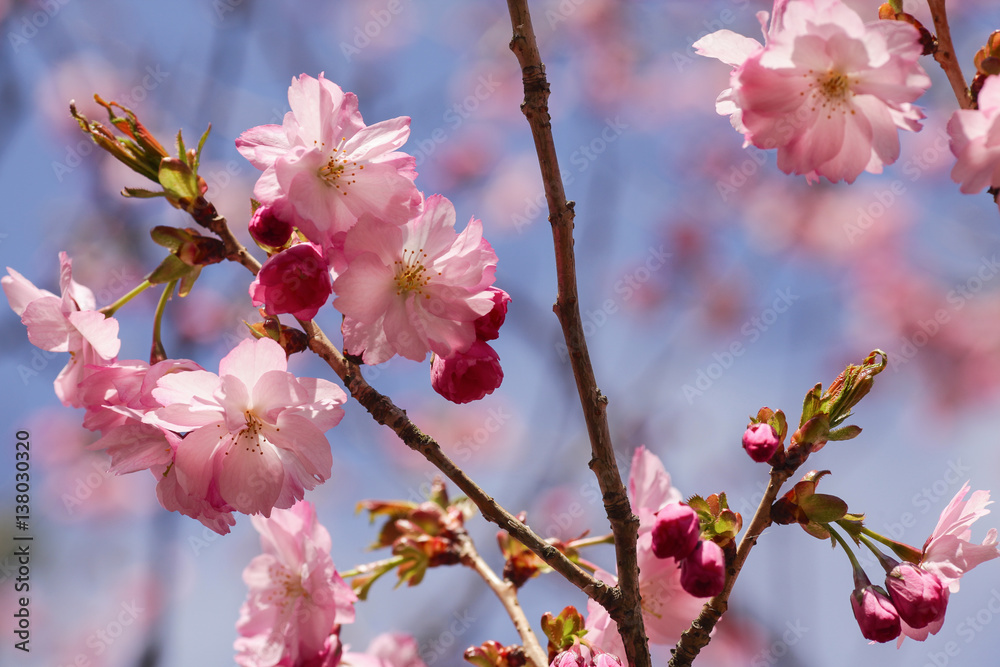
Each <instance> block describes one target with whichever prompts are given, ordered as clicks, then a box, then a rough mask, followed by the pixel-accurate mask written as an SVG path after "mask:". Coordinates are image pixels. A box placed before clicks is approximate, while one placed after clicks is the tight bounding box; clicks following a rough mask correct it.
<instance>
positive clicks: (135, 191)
mask: <svg viewBox="0 0 1000 667" xmlns="http://www.w3.org/2000/svg"><path fill="white" fill-rule="evenodd" d="M122 196H123V197H135V198H136V199H152V198H153V197H166V196H167V193H166V192H153V191H152V190H147V189H145V188H122Z"/></svg>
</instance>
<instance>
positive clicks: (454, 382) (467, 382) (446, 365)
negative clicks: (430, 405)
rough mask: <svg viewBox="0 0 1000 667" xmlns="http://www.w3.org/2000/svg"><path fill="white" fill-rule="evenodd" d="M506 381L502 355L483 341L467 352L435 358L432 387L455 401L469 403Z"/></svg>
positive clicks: (432, 368) (473, 345) (479, 341)
mask: <svg viewBox="0 0 1000 667" xmlns="http://www.w3.org/2000/svg"><path fill="white" fill-rule="evenodd" d="M501 382H503V369H502V368H500V356H499V355H497V353H496V351H495V350H494V349H493V348H492V347H490V346H489V345H487V344H486V343H484V342H483V341H481V340H477V341H476V342H475V343H473V344H472V347H470V348H469V350H468V351H467V352H459V353H457V354H453V355H452V356H450V357H448V358H442V357H439V356H436V355H435V357H434V361H433V362H431V386H433V387H434V391H436V392H437V393H439V394H441V395H442V396H444V397H445V398H447V399H448V400H449V401H451V402H452V403H470V402H472V401H478V400H479V399H481V398H483V397H484V396H486V394H492V393H493V390H494V389H496V388H497V387H499V386H500V383H501Z"/></svg>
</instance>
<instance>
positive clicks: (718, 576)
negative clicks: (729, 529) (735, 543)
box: [681, 540, 726, 598]
mask: <svg viewBox="0 0 1000 667" xmlns="http://www.w3.org/2000/svg"><path fill="white" fill-rule="evenodd" d="M725 585H726V556H725V554H723V553H722V547H720V546H719V545H718V544H716V543H715V542H712V541H710V540H700V541H699V542H698V544H696V545H695V547H694V551H692V552H691V553H690V555H688V557H687V558H685V559H684V560H682V561H681V588H683V589H684V590H685V591H687V592H688V593H689V594H690V595H693V596H695V597H696V598H708V597H712V596H715V595H718V594H719V593H721V592H722V588H723V586H725Z"/></svg>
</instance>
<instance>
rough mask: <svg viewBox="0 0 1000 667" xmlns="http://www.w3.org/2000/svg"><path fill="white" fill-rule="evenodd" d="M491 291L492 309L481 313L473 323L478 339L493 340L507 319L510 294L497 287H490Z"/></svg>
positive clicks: (498, 334)
mask: <svg viewBox="0 0 1000 667" xmlns="http://www.w3.org/2000/svg"><path fill="white" fill-rule="evenodd" d="M490 291H491V292H493V310H491V311H490V312H488V313H486V314H485V315H482V316H480V317H479V319H477V320H476V321H475V322H474V324H475V325H476V338H478V339H479V340H494V339H495V338H498V337H499V336H500V327H501V326H502V325H503V322H504V320H505V319H507V304H509V303H510V295H509V294H507V292H504V291H503V290H502V289H499V288H497V287H491V288H490Z"/></svg>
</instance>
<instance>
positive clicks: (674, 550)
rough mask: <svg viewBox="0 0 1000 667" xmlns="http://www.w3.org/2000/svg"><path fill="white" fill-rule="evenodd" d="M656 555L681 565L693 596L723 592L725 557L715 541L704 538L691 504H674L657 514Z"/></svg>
mask: <svg viewBox="0 0 1000 667" xmlns="http://www.w3.org/2000/svg"><path fill="white" fill-rule="evenodd" d="M653 555H655V556H656V557H657V558H673V559H674V560H675V561H677V563H679V564H680V568H681V587H682V588H683V589H684V590H685V591H687V592H688V593H690V594H691V595H693V596H695V597H699V598H703V597H712V596H713V595H718V594H719V593H720V592H722V587H723V586H724V585H725V583H726V557H725V554H723V552H722V547H720V546H719V545H718V544H716V543H715V542H713V541H712V540H703V539H701V521H700V520H699V518H698V513H697V512H695V511H694V510H693V509H691V506H690V505H685V504H684V503H672V504H670V505H667V506H666V507H664V508H663V509H661V510H660V511H659V512H657V513H656V524H655V525H654V526H653Z"/></svg>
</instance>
